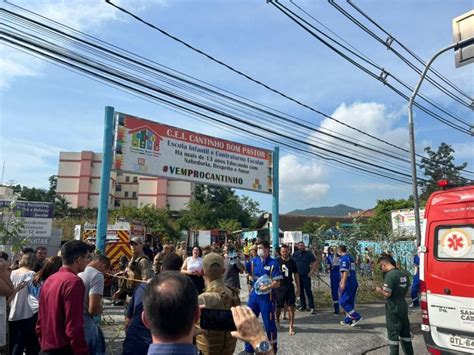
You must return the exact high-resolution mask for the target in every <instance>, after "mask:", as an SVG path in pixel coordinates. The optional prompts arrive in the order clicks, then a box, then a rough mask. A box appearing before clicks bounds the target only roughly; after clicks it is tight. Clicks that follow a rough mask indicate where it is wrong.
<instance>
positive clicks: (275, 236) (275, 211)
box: [272, 147, 280, 254]
mask: <svg viewBox="0 0 474 355" xmlns="http://www.w3.org/2000/svg"><path fill="white" fill-rule="evenodd" d="M279 155H280V148H279V147H275V149H274V150H273V191H272V192H273V193H272V195H273V201H272V247H273V253H274V254H275V250H276V248H277V247H278V245H279V244H280V240H279V239H280V238H279V237H280V223H279V222H280V221H279V218H280V206H279V188H280V187H279V183H278V178H279V171H278V170H279V163H280V157H279Z"/></svg>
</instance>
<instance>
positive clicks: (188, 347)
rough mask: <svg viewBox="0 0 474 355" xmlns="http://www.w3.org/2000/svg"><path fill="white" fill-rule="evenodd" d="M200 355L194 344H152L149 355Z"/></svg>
mask: <svg viewBox="0 0 474 355" xmlns="http://www.w3.org/2000/svg"><path fill="white" fill-rule="evenodd" d="M154 354H167V355H198V349H197V348H196V347H195V346H194V345H193V344H151V345H150V348H149V349H148V355H154Z"/></svg>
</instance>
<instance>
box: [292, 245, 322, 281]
mask: <svg viewBox="0 0 474 355" xmlns="http://www.w3.org/2000/svg"><path fill="white" fill-rule="evenodd" d="M292 258H293V260H294V261H295V263H296V267H297V268H298V275H299V276H308V274H309V272H310V271H311V264H312V263H314V262H315V261H316V258H315V257H314V255H313V253H311V252H310V251H308V250H303V251H301V250H297V251H295V252H294V254H293V255H292Z"/></svg>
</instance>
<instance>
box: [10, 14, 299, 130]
mask: <svg viewBox="0 0 474 355" xmlns="http://www.w3.org/2000/svg"><path fill="white" fill-rule="evenodd" d="M15 15H16V14H15ZM41 25H42V26H43V24H41ZM50 29H51V28H50ZM76 40H79V39H77V38H76ZM89 44H90V43H89ZM96 47H97V46H96ZM100 49H103V48H102V47H101V48H100ZM114 54H116V53H114ZM127 59H129V58H127ZM140 64H142V63H140ZM188 98H189V96H188ZM262 112H263V111H262ZM288 139H291V137H288Z"/></svg>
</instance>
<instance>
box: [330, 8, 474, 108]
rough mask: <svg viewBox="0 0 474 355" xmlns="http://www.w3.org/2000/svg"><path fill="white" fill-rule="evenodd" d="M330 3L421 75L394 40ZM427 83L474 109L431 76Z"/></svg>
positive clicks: (419, 70)
mask: <svg viewBox="0 0 474 355" xmlns="http://www.w3.org/2000/svg"><path fill="white" fill-rule="evenodd" d="M329 3H330V4H331V5H332V6H334V7H335V8H336V9H337V10H338V11H339V12H340V13H342V14H343V15H344V16H345V17H347V18H348V19H349V20H351V21H352V22H353V23H355V24H356V25H357V26H358V27H360V28H361V29H362V30H363V31H365V32H366V33H367V34H369V35H370V36H371V37H373V38H374V39H375V40H376V41H378V42H379V43H381V44H382V45H384V46H385V47H386V48H387V49H388V50H391V51H392V52H393V53H394V54H395V55H396V56H397V57H398V58H399V59H400V60H402V61H403V62H404V63H405V64H407V65H408V66H409V67H410V68H411V69H413V70H414V71H415V72H417V73H418V74H421V72H422V70H421V69H419V68H418V67H416V66H415V65H414V64H413V63H411V62H410V61H409V60H408V59H406V58H405V57H404V56H402V55H401V54H400V53H399V52H398V51H396V50H395V49H393V48H392V46H391V44H392V42H393V38H392V37H389V38H388V39H387V41H384V40H383V39H382V38H380V37H379V36H377V35H376V34H375V33H374V32H373V31H371V30H370V29H369V28H367V27H366V26H364V25H363V24H362V23H361V22H360V21H358V20H357V19H356V18H355V17H354V16H352V15H351V14H349V13H348V12H347V11H346V10H344V9H343V8H342V7H341V6H340V5H338V4H337V3H336V2H335V0H329ZM427 81H429V82H430V83H431V84H432V85H433V86H435V87H436V88H438V89H439V90H441V91H442V92H443V93H445V94H446V95H448V96H449V97H451V98H452V99H453V100H455V101H457V102H458V103H460V104H462V105H463V106H466V107H467V108H472V107H471V103H465V102H464V101H463V99H461V98H460V97H459V96H457V95H455V94H453V93H452V92H450V91H449V90H447V89H446V88H444V87H443V86H441V85H440V84H439V83H438V82H436V81H435V80H433V79H432V78H431V77H430V76H427Z"/></svg>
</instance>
